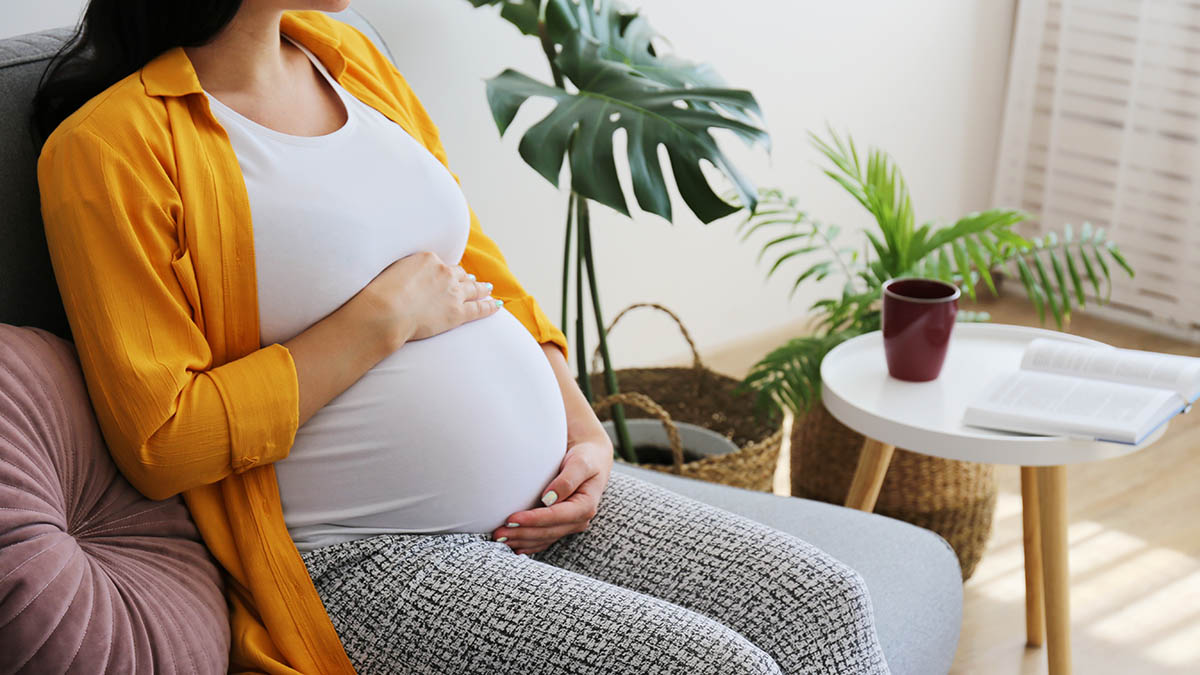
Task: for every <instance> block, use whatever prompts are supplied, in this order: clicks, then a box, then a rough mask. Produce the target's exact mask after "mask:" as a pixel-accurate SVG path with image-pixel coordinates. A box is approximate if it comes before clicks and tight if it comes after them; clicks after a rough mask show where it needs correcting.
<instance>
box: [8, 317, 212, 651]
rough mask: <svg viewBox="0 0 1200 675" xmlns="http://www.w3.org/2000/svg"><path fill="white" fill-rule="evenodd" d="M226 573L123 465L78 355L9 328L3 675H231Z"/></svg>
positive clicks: (50, 338) (178, 516)
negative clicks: (109, 442)
mask: <svg viewBox="0 0 1200 675" xmlns="http://www.w3.org/2000/svg"><path fill="white" fill-rule="evenodd" d="M228 658H229V616H228V612H227V609H226V605H225V600H224V597H223V596H222V594H221V579H220V576H219V574H218V572H217V568H216V566H215V565H214V564H213V561H212V559H211V558H210V557H209V554H208V551H207V550H206V549H205V548H204V546H203V544H201V543H200V538H199V535H198V533H197V532H196V527H195V525H194V524H193V523H192V520H191V518H190V516H189V515H188V512H187V509H186V508H185V507H184V505H183V502H182V501H181V500H180V499H179V498H178V497H176V498H173V499H168V500H165V501H151V500H149V499H146V498H145V497H143V496H142V495H141V493H139V492H138V491H137V490H135V489H134V488H133V487H132V486H130V485H129V483H128V482H126V481H125V479H124V477H122V476H121V474H120V473H119V472H118V471H117V468H116V465H115V464H113V462H112V459H111V458H110V457H109V454H108V451H107V449H106V448H105V446H104V440H103V438H102V437H101V435H100V429H99V427H98V426H97V424H96V419H95V416H94V414H93V412H92V408H91V404H90V402H89V400H88V397H87V390H86V388H85V385H84V382H83V376H82V374H81V372H80V370H79V364H78V361H77V360H76V356H75V350H74V348H73V347H72V346H71V344H70V343H68V342H66V341H64V340H62V339H60V338H57V337H55V336H54V335H52V334H50V333H47V332H45V331H43V330H39V329H35V328H17V327H15V326H9V325H5V324H0V673H12V672H17V671H20V672H29V673H66V672H72V673H76V672H78V673H100V672H109V673H224V672H225V671H226V669H227V664H228Z"/></svg>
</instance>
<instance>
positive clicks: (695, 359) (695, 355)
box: [592, 302, 704, 373]
mask: <svg viewBox="0 0 1200 675" xmlns="http://www.w3.org/2000/svg"><path fill="white" fill-rule="evenodd" d="M639 307H650V308H652V309H657V310H659V311H661V312H666V314H667V316H670V317H671V318H672V319H674V320H675V323H676V324H678V325H679V332H680V333H683V339H684V340H686V341H687V343H688V347H690V348H691V350H692V368H694V369H696V370H698V371H699V370H704V364H703V363H702V362H701V361H700V352H699V351H698V350H697V349H696V343H695V342H693V341H692V336H691V335H690V334H689V333H688V329H687V328H686V327H685V326H684V325H683V320H682V319H680V318H679V317H678V316H677V315H676V314H675V312H672V311H671V310H669V309H667V308H666V307H663V306H662V305H660V304H658V303H656V302H635V303H634V304H632V305H630V306H628V307H626V308H625V309H623V310H621V312H620V314H617V315H616V316H615V317H613V320H612V323H610V324H608V328H607V329H606V330H605V334H608V333H611V332H612V329H613V327H614V326H616V325H617V322H618V321H620V320H621V317H623V316H625V313H626V312H628V311H629V310H631V309H637V308H639ZM598 370H600V347H596V351H594V352H592V372H593V373H594V372H596V371H598Z"/></svg>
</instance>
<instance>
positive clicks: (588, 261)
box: [576, 197, 637, 463]
mask: <svg viewBox="0 0 1200 675" xmlns="http://www.w3.org/2000/svg"><path fill="white" fill-rule="evenodd" d="M576 208H577V217H576V220H578V221H579V236H578V239H579V247H580V248H581V249H582V252H583V261H584V264H585V265H586V267H587V275H588V290H589V291H590V292H591V294H592V312H593V313H594V314H595V317H596V333H597V335H598V336H599V338H600V357H601V358H602V359H603V361H604V386H605V388H606V389H608V393H609V394H610V395H611V394H616V393H619V392H620V389H619V388H618V386H617V372H616V371H615V370H614V369H613V367H612V359H611V358H610V357H609V355H608V331H607V330H605V328H604V314H603V312H601V311H600V294H599V292H598V291H597V289H596V265H595V262H594V260H593V258H592V216H591V209H589V208H588V200H587V199H585V198H583V197H580V198H579V199H578V201H577V202H576ZM612 419H613V426H614V427H616V430H617V448H618V450H619V452H620V454H621V457H623V458H624V459H625V461H627V462H634V463H636V462H637V454H636V453H635V451H634V448H633V441H632V440H630V438H629V427H628V425H626V424H625V407H624V406H622V405H621V404H617V405H614V406H613V408H612Z"/></svg>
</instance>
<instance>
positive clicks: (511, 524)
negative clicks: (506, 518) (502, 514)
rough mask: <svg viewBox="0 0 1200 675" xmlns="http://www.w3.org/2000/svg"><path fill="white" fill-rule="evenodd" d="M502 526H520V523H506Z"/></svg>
mask: <svg viewBox="0 0 1200 675" xmlns="http://www.w3.org/2000/svg"><path fill="white" fill-rule="evenodd" d="M504 526H505V527H520V526H521V524H520V523H506V524H505V525H504Z"/></svg>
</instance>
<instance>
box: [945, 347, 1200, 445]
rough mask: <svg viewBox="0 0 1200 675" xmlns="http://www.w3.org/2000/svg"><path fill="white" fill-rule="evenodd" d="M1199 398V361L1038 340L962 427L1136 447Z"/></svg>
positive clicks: (970, 411)
mask: <svg viewBox="0 0 1200 675" xmlns="http://www.w3.org/2000/svg"><path fill="white" fill-rule="evenodd" d="M1197 398H1200V358H1192V357H1188V356H1175V355H1171V354H1156V353H1154V352H1142V351H1135V350H1132V349H1117V348H1115V347H1109V346H1102V345H1097V346H1092V345H1086V344H1078V343H1073V342H1066V341H1063V340H1047V339H1043V338H1038V339H1036V340H1034V341H1033V342H1031V343H1030V344H1029V347H1027V348H1026V350H1025V357H1024V358H1023V359H1022V360H1021V369H1020V370H1018V371H1017V372H1015V373H1012V374H1011V375H1005V376H1004V377H1001V378H1000V379H999V380H997V381H996V382H993V383H991V384H990V385H989V386H988V387H987V388H986V389H985V390H984V392H983V394H982V395H981V396H980V397H979V398H978V399H976V400H975V401H972V402H971V404H970V405H969V406H968V407H967V412H966V415H965V416H964V418H963V423H964V424H968V425H970V426H976V427H984V428H988V429H999V430H1001V431H1016V432H1021V433H1027V434H1042V435H1049V436H1071V437H1075V438H1088V439H1096V440H1104V441H1115V442H1118V443H1130V444H1135V445H1136V444H1138V443H1141V442H1142V441H1143V440H1145V439H1146V437H1147V436H1149V435H1150V434H1151V433H1153V432H1154V431H1155V430H1156V429H1158V427H1160V426H1162V425H1163V424H1165V423H1166V422H1167V420H1169V419H1171V418H1172V417H1174V416H1175V415H1177V414H1179V413H1180V412H1183V411H1184V410H1186V409H1188V407H1189V406H1191V404H1192V403H1194V402H1195V401H1196V399H1197Z"/></svg>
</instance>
